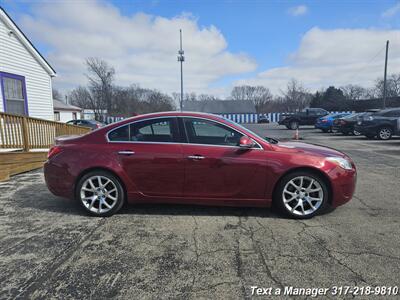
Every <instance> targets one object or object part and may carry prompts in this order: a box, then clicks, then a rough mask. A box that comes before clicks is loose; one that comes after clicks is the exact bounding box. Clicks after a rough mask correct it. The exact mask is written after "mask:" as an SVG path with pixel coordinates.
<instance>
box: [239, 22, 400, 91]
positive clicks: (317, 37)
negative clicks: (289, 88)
mask: <svg viewBox="0 0 400 300" xmlns="http://www.w3.org/2000/svg"><path fill="white" fill-rule="evenodd" d="M386 40H390V47H389V60H388V73H389V74H390V73H398V72H399V70H400V30H374V29H336V30H322V29H320V28H317V27H316V28H312V29H311V30H309V31H308V32H307V33H306V34H305V35H304V36H303V37H302V40H301V43H300V46H299V48H298V49H297V50H296V51H295V52H294V53H293V54H292V55H290V57H289V59H288V63H287V65H286V66H282V67H278V68H272V69H268V70H265V71H263V72H260V73H258V74H257V75H256V76H255V77H253V78H248V79H242V80H238V81H237V82H235V84H260V85H264V86H267V87H269V88H270V89H271V90H272V91H273V92H275V93H277V92H279V91H280V89H283V88H284V87H285V86H286V84H287V82H288V80H289V79H291V78H296V79H298V80H299V81H301V82H303V84H304V85H305V86H306V87H307V88H309V89H310V90H312V91H315V90H317V89H319V88H321V87H328V86H329V85H335V86H341V85H346V84H350V83H351V84H361V85H364V86H371V85H372V84H373V82H374V80H375V79H376V78H377V77H380V76H383V68H384V58H385V51H384V47H385V44H386Z"/></svg>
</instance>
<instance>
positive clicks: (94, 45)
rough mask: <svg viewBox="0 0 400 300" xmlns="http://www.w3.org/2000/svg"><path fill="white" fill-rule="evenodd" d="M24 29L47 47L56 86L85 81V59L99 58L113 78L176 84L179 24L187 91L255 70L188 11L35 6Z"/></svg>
mask: <svg viewBox="0 0 400 300" xmlns="http://www.w3.org/2000/svg"><path fill="white" fill-rule="evenodd" d="M20 22H21V25H22V28H23V29H24V30H25V31H26V32H27V34H28V36H31V37H33V40H35V41H39V42H41V43H43V44H45V45H47V46H48V48H49V49H50V50H49V52H48V53H47V54H46V57H47V58H48V59H49V61H50V62H51V64H52V65H53V67H54V68H55V69H56V71H57V72H58V77H57V78H55V80H54V85H55V87H58V88H60V89H62V90H66V89H71V88H74V87H76V86H77V85H78V84H82V85H84V84H86V78H85V76H84V73H85V72H86V69H85V66H84V63H83V62H84V59H85V58H87V57H100V58H103V59H105V60H106V61H107V62H109V63H110V65H112V66H114V67H115V69H116V79H117V83H118V84H120V85H129V84H132V83H138V84H140V85H141V86H143V87H149V88H156V89H159V90H161V91H165V92H173V91H178V90H179V88H180V81H179V80H180V75H179V64H178V62H177V51H178V47H179V29H180V28H182V31H183V46H184V50H185V56H186V62H185V63H184V75H185V77H184V80H185V81H184V84H185V90H187V91H190V92H197V93H206V92H210V91H211V90H212V89H210V88H209V86H210V85H211V84H212V83H213V82H215V81H217V80H219V79H221V78H222V77H224V76H229V75H235V74H243V73H246V72H251V71H254V70H255V68H256V63H255V62H254V61H253V60H252V59H251V58H250V57H248V56H247V55H245V54H242V53H231V52H229V51H228V50H227V42H226V40H225V38H224V36H223V35H222V33H221V32H220V31H219V30H218V29H217V28H216V27H215V26H212V25H211V26H208V27H200V26H199V25H198V23H197V20H196V19H195V18H193V17H192V16H191V15H190V14H183V15H181V16H177V17H174V18H164V17H160V16H152V15H147V14H143V13H137V14H134V15H131V16H124V15H122V14H121V12H120V11H119V10H118V9H117V8H116V7H115V6H113V5H111V4H107V3H103V2H97V1H74V2H67V1H63V2H61V1H60V2H55V3H53V4H52V5H43V4H42V5H36V6H34V7H33V10H32V13H31V15H24V16H22V18H21V20H20Z"/></svg>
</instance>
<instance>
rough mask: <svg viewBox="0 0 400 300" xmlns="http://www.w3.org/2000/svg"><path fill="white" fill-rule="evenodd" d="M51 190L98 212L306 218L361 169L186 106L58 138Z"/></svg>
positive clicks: (346, 188)
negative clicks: (136, 206)
mask: <svg viewBox="0 0 400 300" xmlns="http://www.w3.org/2000/svg"><path fill="white" fill-rule="evenodd" d="M44 174H45V179H46V183H47V186H48V188H49V190H50V191H51V192H52V193H53V194H55V195H58V196H62V197H67V198H71V199H73V198H76V199H77V200H78V201H79V203H80V204H81V205H82V206H83V208H84V209H85V210H86V211H87V212H89V213H91V214H93V215H95V216H110V215H112V214H114V213H116V212H117V211H118V210H119V209H120V208H121V207H122V205H123V204H124V203H125V202H129V203H139V202H145V203H156V202H163V203H166V202H169V203H182V204H202V205H229V206H257V207H268V206H271V205H272V204H273V205H274V206H276V207H277V208H278V209H280V210H281V211H283V212H285V213H286V214H287V215H289V216H291V217H293V218H309V217H312V216H314V215H316V214H318V213H321V212H323V211H324V210H325V209H326V208H327V207H329V206H333V207H336V206H339V205H342V204H344V203H346V202H347V201H349V200H350V199H351V198H352V196H353V193H354V189H355V184H356V167H355V165H354V163H353V161H352V160H351V159H350V158H349V157H348V156H347V155H346V154H344V153H341V152H339V151H337V150H334V149H330V148H325V147H322V146H317V145H311V144H305V143H301V142H278V141H277V140H275V139H272V138H262V137H260V136H259V135H257V134H255V133H254V132H252V131H250V130H248V129H246V128H244V127H242V126H241V125H239V124H236V123H234V122H232V121H230V120H228V119H225V118H222V117H219V116H216V115H210V114H204V113H189V112H165V113H154V114H147V115H140V116H138V117H133V118H129V119H126V120H123V121H120V122H118V123H114V124H111V125H108V126H107V127H103V128H100V129H98V130H96V131H92V132H90V133H88V134H86V135H83V136H80V137H77V136H71V137H62V138H60V139H58V140H56V145H55V146H54V147H52V148H51V149H50V151H49V154H48V161H47V162H46V163H45V166H44Z"/></svg>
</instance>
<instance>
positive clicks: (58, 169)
mask: <svg viewBox="0 0 400 300" xmlns="http://www.w3.org/2000/svg"><path fill="white" fill-rule="evenodd" d="M43 171H44V179H45V181H46V185H47V188H48V189H49V191H50V192H51V193H52V194H54V195H56V196H59V197H64V198H69V199H73V198H74V184H75V181H74V177H72V176H71V174H70V173H69V172H68V169H67V168H65V167H62V166H60V165H57V164H55V163H53V162H51V161H46V163H45V164H44V168H43Z"/></svg>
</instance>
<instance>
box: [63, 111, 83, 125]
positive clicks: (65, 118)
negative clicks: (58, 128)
mask: <svg viewBox="0 0 400 300" xmlns="http://www.w3.org/2000/svg"><path fill="white" fill-rule="evenodd" d="M58 112H59V113H60V122H62V123H66V122H68V121H71V120H73V113H74V112H73V111H68V110H59V111H58ZM76 118H77V119H79V118H80V113H79V112H76Z"/></svg>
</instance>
